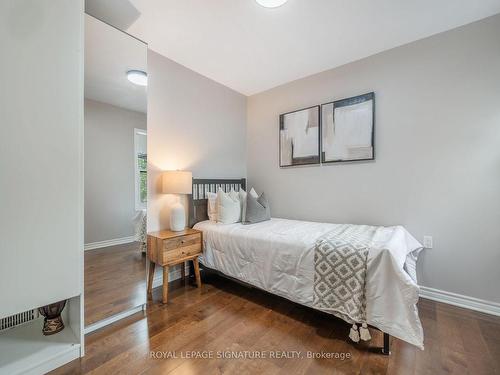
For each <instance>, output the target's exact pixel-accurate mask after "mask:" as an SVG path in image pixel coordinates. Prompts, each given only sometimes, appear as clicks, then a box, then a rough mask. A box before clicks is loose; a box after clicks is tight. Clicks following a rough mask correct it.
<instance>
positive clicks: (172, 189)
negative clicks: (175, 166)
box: [162, 171, 193, 194]
mask: <svg viewBox="0 0 500 375" xmlns="http://www.w3.org/2000/svg"><path fill="white" fill-rule="evenodd" d="M162 190H163V193H164V194H192V193H193V174H192V173H191V172H188V171H166V172H163V176H162Z"/></svg>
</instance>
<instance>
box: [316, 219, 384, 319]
mask: <svg viewBox="0 0 500 375" xmlns="http://www.w3.org/2000/svg"><path fill="white" fill-rule="evenodd" d="M376 231H377V227H373V226H368V225H350V224H343V225H338V226H337V227H336V228H335V229H333V230H332V231H330V232H328V233H327V234H325V235H324V236H322V237H320V238H319V239H318V241H317V242H316V246H315V251H314V293H313V294H314V299H313V306H314V307H315V308H317V309H319V310H323V311H325V312H327V313H330V314H332V315H335V316H337V317H339V318H341V319H343V320H345V321H347V322H349V323H351V324H352V323H365V322H366V313H365V307H366V298H365V279H366V267H367V259H368V251H369V248H370V244H371V243H372V240H373V237H374V235H375V232H376ZM363 327H366V324H363Z"/></svg>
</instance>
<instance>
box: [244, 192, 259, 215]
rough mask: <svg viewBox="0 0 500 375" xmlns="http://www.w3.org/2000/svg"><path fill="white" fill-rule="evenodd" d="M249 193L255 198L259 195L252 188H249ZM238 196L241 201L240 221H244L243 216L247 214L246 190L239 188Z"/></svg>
mask: <svg viewBox="0 0 500 375" xmlns="http://www.w3.org/2000/svg"><path fill="white" fill-rule="evenodd" d="M250 195H251V196H252V197H254V198H255V199H257V198H258V197H259V196H258V194H257V192H256V191H255V190H254V188H251V189H250ZM239 196H240V202H241V221H245V216H246V214H247V192H246V191H245V190H243V189H240V191H239Z"/></svg>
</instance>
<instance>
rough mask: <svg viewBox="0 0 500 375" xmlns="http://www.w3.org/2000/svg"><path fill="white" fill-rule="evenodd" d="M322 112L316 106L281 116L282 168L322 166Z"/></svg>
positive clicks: (280, 158)
mask: <svg viewBox="0 0 500 375" xmlns="http://www.w3.org/2000/svg"><path fill="white" fill-rule="evenodd" d="M320 110H321V107H320V106H319V105H316V106H312V107H308V108H303V109H299V110H296V111H292V112H287V113H283V114H281V115H280V117H279V166H280V168H286V167H294V166H301V165H312V164H320V153H321V148H320V147H321V146H320V142H321V122H320Z"/></svg>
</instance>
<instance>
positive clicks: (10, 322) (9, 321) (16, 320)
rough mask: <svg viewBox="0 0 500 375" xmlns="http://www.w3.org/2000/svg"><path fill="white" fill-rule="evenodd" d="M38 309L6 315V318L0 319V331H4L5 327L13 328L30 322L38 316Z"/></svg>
mask: <svg viewBox="0 0 500 375" xmlns="http://www.w3.org/2000/svg"><path fill="white" fill-rule="evenodd" d="M38 316H39V315H38V310H37V309H35V310H28V311H25V312H22V313H19V314H16V315H12V316H8V317H6V318H2V319H0V332H2V331H5V330H6V329H9V328H13V327H16V326H19V325H21V324H24V323H28V322H31V321H32V320H35V319H36V318H38Z"/></svg>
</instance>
